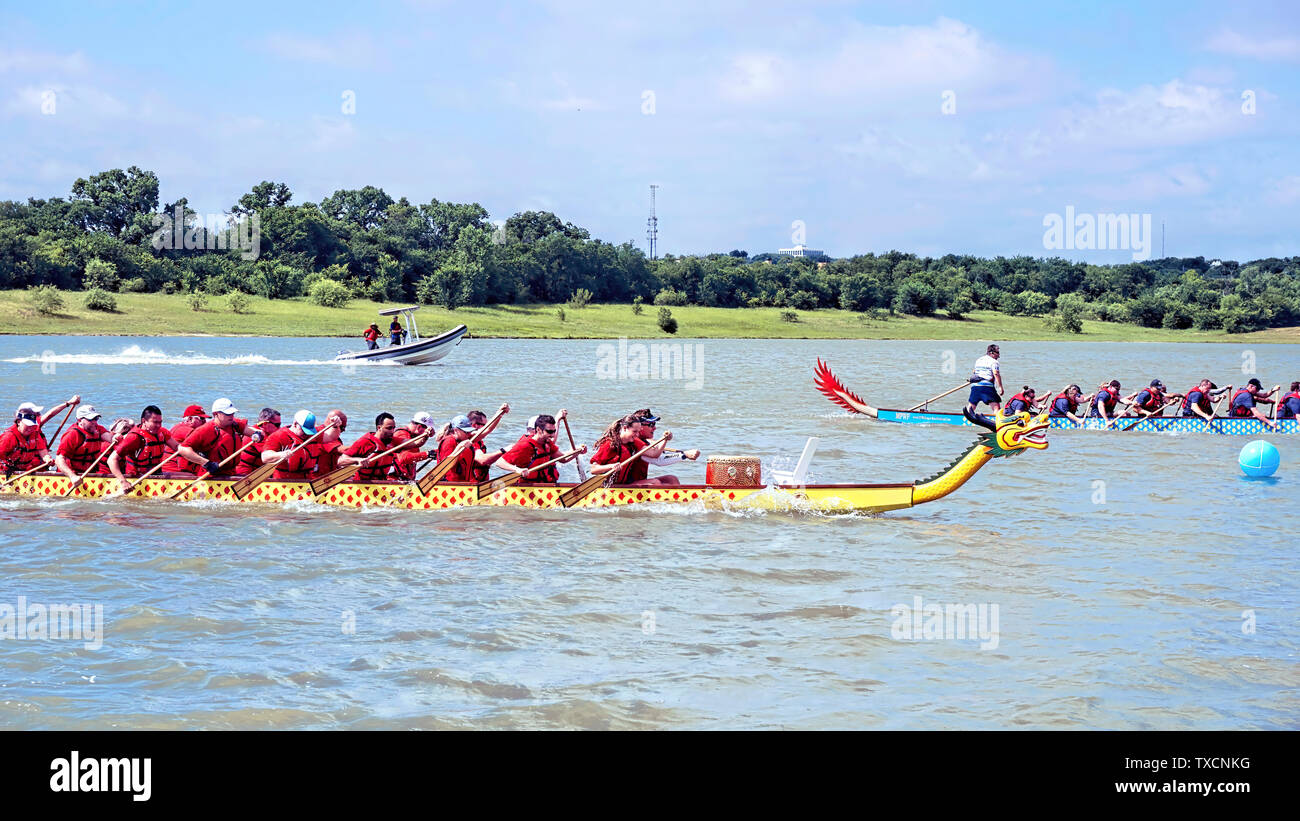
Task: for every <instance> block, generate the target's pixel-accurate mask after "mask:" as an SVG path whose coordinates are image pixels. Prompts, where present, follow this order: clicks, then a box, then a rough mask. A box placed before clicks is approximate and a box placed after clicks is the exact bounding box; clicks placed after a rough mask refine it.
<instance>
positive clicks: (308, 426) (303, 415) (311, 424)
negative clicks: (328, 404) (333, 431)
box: [222, 408, 316, 436]
mask: <svg viewBox="0 0 1300 821" xmlns="http://www.w3.org/2000/svg"><path fill="white" fill-rule="evenodd" d="M234 412H235V411H234V409H233V408H231V409H230V410H228V411H222V413H234ZM293 423H294V424H295V425H297V426H298V427H300V428H302V432H303V433H305V434H307V435H308V436H315V435H316V414H314V413H312V412H311V411H309V410H300V411H298V412H297V413H295V414H294V415H293Z"/></svg>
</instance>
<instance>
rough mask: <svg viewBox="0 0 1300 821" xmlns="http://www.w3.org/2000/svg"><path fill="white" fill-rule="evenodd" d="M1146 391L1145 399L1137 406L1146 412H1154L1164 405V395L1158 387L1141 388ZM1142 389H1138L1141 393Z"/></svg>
mask: <svg viewBox="0 0 1300 821" xmlns="http://www.w3.org/2000/svg"><path fill="white" fill-rule="evenodd" d="M1142 390H1144V391H1146V392H1147V401H1145V402H1139V403H1138V407H1139V408H1141V409H1142V410H1144V411H1146V412H1147V413H1155V412H1156V411H1158V410H1160V409H1161V408H1163V407H1164V406H1165V395H1164V394H1163V393H1161V392H1160V389H1159V388H1143V389H1142ZM1141 392H1142V391H1138V393H1141Z"/></svg>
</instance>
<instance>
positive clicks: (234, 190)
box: [0, 0, 1300, 262]
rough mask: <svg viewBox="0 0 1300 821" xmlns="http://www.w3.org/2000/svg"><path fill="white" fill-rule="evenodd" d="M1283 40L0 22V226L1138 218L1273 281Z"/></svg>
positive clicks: (1125, 29)
mask: <svg viewBox="0 0 1300 821" xmlns="http://www.w3.org/2000/svg"><path fill="white" fill-rule="evenodd" d="M128 9H129V11H128ZM1297 9H1300V6H1297V5H1296V4H1289V3H1285V2H1283V3H1244V4H1239V3H1238V4H1224V3H1205V2H1181V3H1151V4H1133V3H1097V2H1084V3H1070V4H1061V5H1059V7H1048V6H1047V5H1045V4H1042V3H1014V4H1006V5H1002V6H999V7H996V8H994V7H991V6H989V5H988V4H985V3H958V2H945V3H934V2H913V3H901V2H899V3H890V2H886V3H848V2H803V3H790V4H776V3H741V2H729V1H727V2H709V0H663V2H656V3H634V4H626V5H623V4H616V3H601V2H541V3H517V2H516V3H502V4H494V5H490V6H485V7H473V6H470V5H469V4H465V3H453V2H439V1H438V0H430V1H427V2H417V1H416V0H412V1H411V2H400V3H391V4H376V5H375V6H374V7H370V6H366V5H363V4H352V3H348V4H329V3H317V2H313V3H306V2H284V3H259V4H244V3H238V2H231V3H226V4H219V5H215V6H214V5H211V4H195V5H193V6H190V7H189V8H188V9H187V8H186V7H185V6H184V5H183V4H180V3H157V4H148V3H137V4H131V5H129V6H122V5H120V4H114V3H107V2H94V3H83V4H77V5H72V4H63V3H57V2H54V3H47V4H44V5H40V6H39V7H38V6H36V5H35V4H30V5H24V6H22V7H21V8H20V7H18V6H17V5H16V4H14V3H9V4H8V7H7V8H6V9H5V10H4V11H3V20H4V25H3V27H0V28H2V29H3V31H0V199H25V198H26V197H28V196H40V197H45V196H56V195H57V196H66V195H67V194H68V191H69V188H70V187H71V184H72V181H73V180H74V179H76V178H77V177H78V176H85V175H87V174H91V173H94V172H97V171H101V170H104V169H107V168H111V167H126V166H128V165H132V164H134V165H139V166H141V167H143V168H147V169H150V170H153V171H155V172H157V173H158V175H159V177H160V178H161V181H162V198H163V200H164V201H168V200H172V199H175V198H177V197H180V196H188V197H189V199H190V203H191V205H192V206H193V207H195V208H196V209H197V210H199V211H203V212H213V211H223V210H226V209H227V208H229V206H230V205H231V204H232V203H233V202H234V201H235V200H236V199H237V198H238V197H239V195H240V194H242V193H244V192H246V191H247V190H248V189H249V188H251V187H252V185H253V184H255V183H257V182H258V181H260V180H263V179H270V180H276V181H283V182H286V183H288V184H289V186H290V188H291V189H292V190H293V192H294V202H303V201H313V202H315V201H319V200H320V199H321V198H322V197H324V196H326V195H328V194H329V193H331V192H332V191H334V190H335V189H338V188H352V187H360V186H362V185H367V184H372V185H377V186H380V187H382V188H384V189H385V190H386V191H388V193H389V194H391V195H393V196H395V197H396V196H406V197H408V198H410V199H411V200H412V201H413V202H417V203H418V202H427V201H429V200H430V199H432V198H435V197H436V198H438V199H441V200H455V201H477V202H480V203H482V204H483V206H484V207H486V208H487V209H488V211H489V212H491V214H492V216H493V218H494V219H504V218H505V217H508V216H509V215H510V214H512V213H515V212H516V211H521V210H525V209H530V208H532V209H547V210H552V211H555V212H556V213H557V214H559V215H560V217H562V218H563V219H566V220H570V221H573V222H575V223H577V224H579V225H583V226H585V227H587V228H588V229H590V230H591V232H592V234H593V235H594V236H597V237H600V238H602V239H606V240H609V241H612V242H621V241H624V240H632V241H634V242H636V243H637V244H638V245H640V246H642V247H644V246H645V218H646V216H647V211H648V208H649V190H648V186H649V184H650V183H656V184H658V185H660V186H661V188H660V190H659V198H658V205H659V209H658V210H659V218H660V246H659V247H660V251H661V253H664V252H667V253H697V252H709V251H728V250H730V249H732V248H743V249H746V250H748V251H750V252H751V253H756V252H761V251H768V250H775V249H776V248H778V247H786V246H789V245H791V244H793V239H792V235H793V233H794V230H795V228H794V224H795V222H796V221H799V222H800V223H801V224H802V225H803V226H804V234H805V237H806V242H807V244H808V245H810V246H812V247H815V248H822V249H825V250H826V251H828V252H829V253H831V254H833V255H836V256H844V255H850V254H853V253H862V252H867V251H875V252H884V251H888V250H890V249H899V250H904V251H914V252H917V253H922V254H931V255H936V254H943V253H949V252H953V253H974V254H980V255H995V254H1017V253H1026V254H1031V255H1035V256H1038V255H1044V254H1049V253H1057V252H1054V251H1047V250H1045V249H1044V245H1043V236H1044V232H1045V229H1044V226H1043V220H1044V217H1045V216H1046V215H1048V214H1053V213H1056V214H1063V213H1064V211H1065V209H1066V207H1067V206H1071V207H1073V208H1074V210H1075V211H1076V212H1079V213H1137V214H1150V215H1151V216H1152V219H1153V224H1154V231H1155V238H1154V242H1155V247H1154V252H1155V254H1156V255H1158V254H1159V230H1160V229H1159V225H1160V223H1161V221H1162V220H1163V221H1164V222H1165V223H1166V226H1167V229H1166V230H1167V243H1166V248H1167V252H1168V253H1169V254H1170V255H1186V256H1195V255H1204V256H1207V257H1212V258H1213V257H1222V258H1232V259H1238V260H1246V259H1253V258H1258V257H1264V256H1288V255H1294V254H1300V219H1297V209H1300V116H1297V95H1298V94H1300V10H1297ZM348 91H350V92H353V93H354V94H355V113H354V114H346V113H344V112H343V110H342V108H343V96H344V93H345V92H348ZM946 91H951V92H952V95H951V97H950V98H949V99H950V100H951V101H952V102H954V103H955V112H954V113H951V114H946V113H944V111H943V103H944V92H946ZM1246 92H1249V93H1250V95H1249V96H1250V97H1251V99H1253V103H1254V113H1253V114H1252V113H1246V112H1245V111H1244V110H1243V106H1244V105H1245V101H1243V98H1242V95H1243V93H1246ZM51 93H52V96H51ZM648 95H652V96H648ZM51 99H52V100H53V102H54V111H53V113H43V111H42V104H43V103H48V101H49V100H51ZM651 101H652V102H653V106H651V105H650V102H651ZM46 108H48V105H47V106H46ZM1060 253H1062V255H1064V256H1067V257H1070V258H1074V259H1085V260H1088V261H1095V262H1119V261H1128V260H1129V259H1131V258H1132V254H1131V252H1130V251H1128V250H1118V251H1117V250H1092V251H1069V252H1060Z"/></svg>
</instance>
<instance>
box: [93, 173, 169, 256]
mask: <svg viewBox="0 0 1300 821" xmlns="http://www.w3.org/2000/svg"><path fill="white" fill-rule="evenodd" d="M72 199H73V201H74V202H77V203H79V204H80V205H82V206H85V207H84V208H82V209H81V210H80V212H79V217H80V221H81V226H82V227H83V228H84V229H85V230H87V231H109V232H111V233H112V234H114V235H116V236H118V237H120V238H121V239H124V240H127V241H133V242H139V241H141V240H142V239H143V235H147V230H146V226H149V225H150V224H151V223H150V214H151V213H152V212H153V211H154V210H155V209H156V208H157V207H158V175H157V174H155V173H153V172H152V171H144V170H142V169H140V168H137V167H136V166H134V165H133V166H131V167H130V168H128V169H127V170H126V171H123V170H121V169H120V168H114V169H111V170H109V171H104V172H102V173H99V174H92V175H91V176H90V177H89V178H78V179H77V181H76V182H74V183H73V184H72ZM142 218H143V219H142Z"/></svg>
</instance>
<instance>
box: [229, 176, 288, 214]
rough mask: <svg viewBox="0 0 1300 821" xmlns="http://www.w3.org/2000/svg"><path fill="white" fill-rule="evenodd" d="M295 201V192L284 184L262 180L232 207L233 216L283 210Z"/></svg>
mask: <svg viewBox="0 0 1300 821" xmlns="http://www.w3.org/2000/svg"><path fill="white" fill-rule="evenodd" d="M291 199H293V192H292V191H290V190H289V186H288V185H286V184H285V183H282V182H271V181H270V180H262V181H261V182H259V183H258V184H257V185H254V186H253V190H252V191H249V192H248V193H247V194H244V195H243V196H242V197H240V198H239V202H237V203H235V204H234V205H232V206H230V212H231V213H232V214H257V213H261V212H262V211H265V210H266V209H268V208H283V207H284V206H286V205H288V204H289V200H291Z"/></svg>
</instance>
